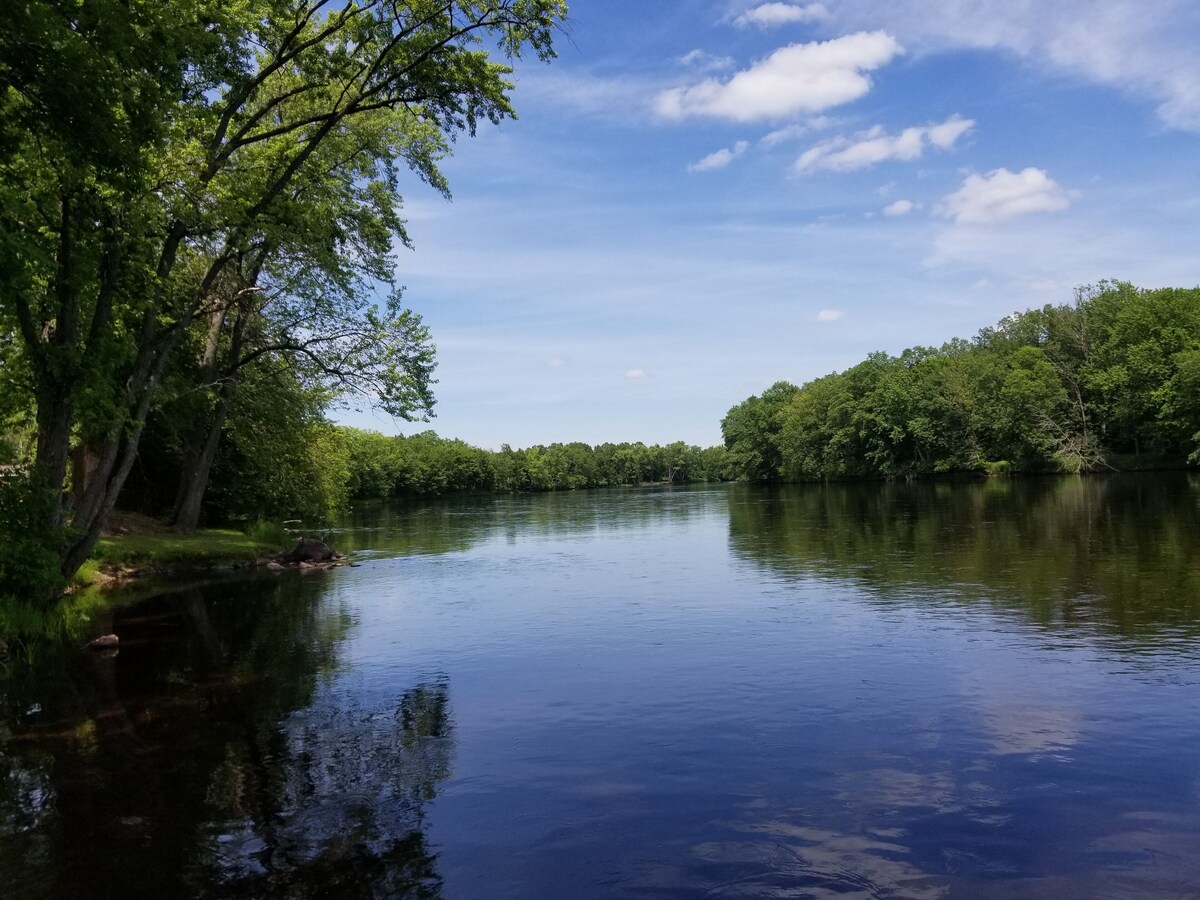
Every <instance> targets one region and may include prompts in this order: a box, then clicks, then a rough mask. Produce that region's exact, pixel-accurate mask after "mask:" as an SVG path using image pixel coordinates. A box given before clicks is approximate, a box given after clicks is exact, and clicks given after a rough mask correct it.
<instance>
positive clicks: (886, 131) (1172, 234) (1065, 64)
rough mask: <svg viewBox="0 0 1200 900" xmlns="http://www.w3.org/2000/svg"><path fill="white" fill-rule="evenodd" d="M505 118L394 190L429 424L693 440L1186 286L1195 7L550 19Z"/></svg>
mask: <svg viewBox="0 0 1200 900" xmlns="http://www.w3.org/2000/svg"><path fill="white" fill-rule="evenodd" d="M570 8H571V11H570V15H569V19H568V22H567V24H566V26H565V30H564V33H563V34H561V35H560V37H559V39H558V41H557V50H558V54H559V56H558V58H557V59H556V60H554V61H553V62H552V63H551V64H549V65H543V64H541V63H539V62H537V61H524V60H523V61H520V62H518V63H517V66H516V72H515V73H514V76H513V80H514V81H515V82H516V89H515V91H514V93H513V100H514V105H515V106H516V108H517V111H518V114H519V119H518V120H516V121H508V122H505V123H503V124H502V125H501V126H499V127H493V126H490V125H483V126H481V127H480V129H479V131H478V133H477V135H476V136H475V137H473V138H471V137H466V136H463V137H461V138H460V139H459V140H458V141H457V143H456V144H455V146H454V155H453V157H452V158H450V159H448V160H447V161H446V162H445V165H444V171H445V173H446V175H447V176H448V178H449V180H450V185H451V189H452V191H453V199H452V200H451V201H446V200H444V199H443V198H441V197H440V196H439V195H437V194H436V193H434V192H433V191H432V190H430V189H429V188H428V187H426V186H424V185H422V184H421V183H420V182H419V181H418V180H417V179H416V178H415V177H414V178H412V180H411V183H409V184H405V185H404V187H403V190H404V195H405V217H406V219H407V223H408V224H407V228H408V233H409V235H410V237H411V238H412V241H413V245H414V246H413V248H412V249H403V248H402V249H398V250H397V257H398V259H397V263H398V271H399V282H400V283H401V284H403V285H404V286H405V288H406V291H405V300H406V303H407V305H409V306H411V307H412V308H413V309H414V310H415V311H417V312H418V313H420V314H421V316H422V317H423V319H424V321H425V323H426V324H427V325H428V326H429V327H430V330H431V332H432V335H433V339H434V342H435V343H436V344H437V348H438V369H437V373H436V377H437V379H438V384H437V386H436V396H437V406H436V407H435V414H436V416H435V418H434V419H432V420H431V421H430V422H428V423H407V422H403V421H399V420H394V419H392V418H391V417H389V416H387V415H386V414H384V413H381V412H372V411H370V410H359V411H353V410H350V411H343V412H341V413H339V414H338V415H337V416H336V418H337V419H338V420H339V421H341V422H343V423H345V424H351V425H355V426H357V427H363V428H370V429H374V430H377V431H381V432H383V433H385V434H398V433H403V434H412V433H414V432H417V431H423V430H427V429H433V430H435V431H436V432H437V433H438V434H440V435H441V436H443V437H447V438H461V439H462V440H465V441H467V442H468V443H471V444H474V445H476V446H480V447H487V448H491V449H498V448H499V447H500V445H501V444H505V443H507V444H509V445H511V446H513V447H528V446H531V445H533V444H548V443H553V442H556V441H562V442H568V441H584V442H586V443H589V444H599V443H603V442H606V441H612V442H623V441H643V442H645V443H647V444H653V443H661V444H665V443H670V442H672V441H677V440H682V441H686V442H687V443H689V444H697V445H700V446H710V445H713V444H717V443H720V441H721V431H720V423H721V418H722V417H723V416H724V415H725V414H726V412H728V410H729V408H730V407H731V406H733V405H735V404H737V403H740V402H741V401H743V400H745V399H746V398H747V397H749V396H751V395H753V394H757V393H760V392H761V391H763V390H764V389H765V388H767V387H769V386H770V385H771V384H773V383H774V382H776V381H779V380H787V381H791V382H793V383H795V384H803V383H804V382H806V381H809V380H812V379H813V378H818V377H820V376H822V375H825V374H828V373H829V372H833V371H842V370H844V369H847V368H849V367H850V366H853V365H855V364H856V363H858V362H859V361H861V360H862V359H863V358H864V357H866V356H867V354H869V353H871V352H874V351H879V350H882V351H886V352H888V353H892V354H897V353H900V352H901V351H903V350H904V349H906V348H908V347H912V346H917V345H922V346H937V345H940V344H942V343H944V342H946V341H948V340H950V339H952V338H956V337H962V338H970V337H973V336H974V335H975V334H976V333H977V332H978V331H979V330H980V329H981V328H984V327H986V326H989V325H992V324H994V323H996V322H997V321H998V320H999V319H1001V318H1003V317H1004V316H1006V315H1008V314H1010V313H1012V312H1015V311H1018V310H1023V309H1028V308H1030V307H1040V306H1043V305H1045V304H1047V303H1069V302H1071V301H1072V299H1073V297H1074V293H1075V290H1076V289H1077V288H1078V287H1080V286H1083V285H1088V284H1094V283H1096V282H1098V281H1100V280H1101V279H1106V278H1107V279H1119V280H1123V281H1130V282H1133V283H1134V284H1136V285H1138V286H1141V287H1166V286H1173V287H1195V286H1197V285H1198V284H1200V254H1198V252H1197V251H1198V250H1200V244H1198V241H1197V238H1200V165H1198V164H1197V163H1198V161H1200V54H1198V53H1196V52H1195V48H1196V47H1198V46H1200V3H1197V2H1195V0H889V2H887V3H881V2H878V0H823V2H822V3H808V2H766V3H763V2H753V0H673V2H672V0H570Z"/></svg>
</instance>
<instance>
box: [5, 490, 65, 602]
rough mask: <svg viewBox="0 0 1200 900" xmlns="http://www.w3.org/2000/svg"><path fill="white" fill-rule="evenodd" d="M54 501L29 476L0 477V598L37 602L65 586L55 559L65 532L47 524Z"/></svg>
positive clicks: (57, 557)
mask: <svg viewBox="0 0 1200 900" xmlns="http://www.w3.org/2000/svg"><path fill="white" fill-rule="evenodd" d="M54 503H55V498H54V494H53V492H52V491H50V490H46V489H45V488H39V487H38V486H36V485H34V484H32V483H31V482H30V481H29V480H28V479H25V478H3V479H0V535H3V540H0V599H4V598H9V599H16V600H24V601H29V602H35V603H38V602H42V601H44V600H49V599H50V598H52V597H53V596H54V595H55V594H57V593H59V592H60V591H61V590H62V589H63V588H64V587H65V586H66V582H65V580H64V579H63V577H62V573H61V572H59V568H58V563H59V556H60V555H61V553H62V552H63V550H65V549H66V546H67V534H66V530H65V529H63V528H56V527H54V526H52V525H51V524H50V523H51V522H52V521H53V520H54Z"/></svg>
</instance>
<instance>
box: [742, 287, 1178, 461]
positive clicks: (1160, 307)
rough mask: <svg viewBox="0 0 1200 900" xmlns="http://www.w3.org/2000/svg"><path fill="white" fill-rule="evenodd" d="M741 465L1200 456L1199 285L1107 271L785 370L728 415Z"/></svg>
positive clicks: (1089, 459)
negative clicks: (958, 327) (968, 335)
mask: <svg viewBox="0 0 1200 900" xmlns="http://www.w3.org/2000/svg"><path fill="white" fill-rule="evenodd" d="M721 429H722V434H723V436H724V439H725V446H726V447H727V448H728V450H729V454H730V464H731V467H732V468H733V470H734V471H735V472H736V473H737V477H739V478H742V479H746V480H750V481H761V482H771V481H778V482H792V481H812V480H823V479H841V478H908V477H914V476H924V475H936V474H941V473H981V474H986V475H1003V474H1007V473H1009V472H1025V473H1046V472H1071V473H1079V472H1098V471H1113V470H1126V469H1143V468H1175V467H1183V466H1185V465H1187V464H1189V463H1194V462H1196V461H1198V459H1200V450H1198V448H1200V289H1196V288H1192V289H1177V288H1161V289H1153V290H1148V289H1139V288H1136V287H1134V286H1133V285H1131V284H1128V283H1124V282H1101V283H1100V284H1098V285H1095V286H1092V287H1085V288H1081V289H1079V290H1078V291H1077V292H1076V296H1075V299H1074V302H1073V303H1069V304H1061V305H1049V306H1045V307H1042V308H1040V309H1030V310H1026V311H1025V312H1018V313H1014V314H1013V315H1011V316H1008V317H1007V318H1005V319H1003V320H1002V321H1000V322H999V323H997V324H996V325H995V326H993V327H990V328H985V329H983V330H982V331H981V332H980V333H979V334H978V335H977V336H976V337H975V338H974V339H972V340H961V339H960V340H953V341H950V342H949V343H947V344H944V345H943V346H941V347H937V348H935V347H913V348H910V349H908V350H905V351H904V352H903V353H901V354H899V355H898V356H892V355H889V354H887V353H882V352H881V353H873V354H871V355H870V356H868V357H867V358H866V359H865V360H863V361H862V362H860V363H859V364H858V365H856V366H853V367H851V368H849V369H846V370H845V371H843V372H834V373H832V374H829V375H826V376H824V377H822V378H817V379H815V380H813V381H810V382H807V383H806V384H804V385H802V386H800V387H797V386H795V385H794V384H791V383H789V382H786V381H780V382H777V383H776V384H774V385H772V386H771V387H769V388H768V389H767V390H765V391H763V392H762V393H761V394H759V395H756V396H753V397H749V398H748V399H746V400H745V401H743V402H742V403H740V404H738V405H737V406H735V407H733V408H732V409H731V410H730V411H729V413H728V414H727V415H726V416H725V418H724V420H723V421H722V423H721Z"/></svg>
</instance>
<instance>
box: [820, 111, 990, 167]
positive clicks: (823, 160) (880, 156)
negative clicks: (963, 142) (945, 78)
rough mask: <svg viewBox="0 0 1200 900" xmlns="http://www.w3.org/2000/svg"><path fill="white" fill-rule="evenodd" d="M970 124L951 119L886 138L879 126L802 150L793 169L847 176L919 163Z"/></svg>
mask: <svg viewBox="0 0 1200 900" xmlns="http://www.w3.org/2000/svg"><path fill="white" fill-rule="evenodd" d="M974 125H975V122H974V120H972V119H964V118H962V117H961V116H951V117H950V118H949V119H947V120H946V121H945V122H942V123H941V124H939V125H923V126H914V127H912V128H905V129H904V130H903V131H902V132H900V133H899V134H888V133H887V132H885V131H884V130H883V126H882V125H876V126H875V127H874V128H872V129H870V130H869V131H863V132H859V133H858V134H856V135H854V136H853V137H844V136H838V137H835V138H831V139H830V140H828V141H824V142H823V143H820V144H817V145H816V146H815V147H812V148H811V149H809V150H806V151H805V152H804V153H803V154H802V155H801V156H800V158H799V159H798V160H796V168H797V169H798V170H799V171H801V172H816V171H818V170H821V169H824V170H827V171H830V172H851V171H854V170H856V169H866V168H869V167H871V166H874V165H877V164H878V163H881V162H885V161H887V160H901V161H906V162H907V161H911V160H914V159H919V158H920V157H921V156H922V155H923V154H924V153H925V150H926V148H927V147H936V148H938V149H939V150H948V149H950V148H951V147H953V146H954V143H955V142H956V141H957V140H958V139H959V138H960V137H962V136H963V135H964V134H966V133H967V132H968V131H970V130H971V129H972V128H973V127H974Z"/></svg>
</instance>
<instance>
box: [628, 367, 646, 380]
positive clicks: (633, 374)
mask: <svg viewBox="0 0 1200 900" xmlns="http://www.w3.org/2000/svg"><path fill="white" fill-rule="evenodd" d="M625 377H626V378H629V379H632V380H633V381H638V380H640V379H642V378H645V377H646V373H645V372H643V371H642V370H641V369H630V370H629V371H628V372H626V373H625Z"/></svg>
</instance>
